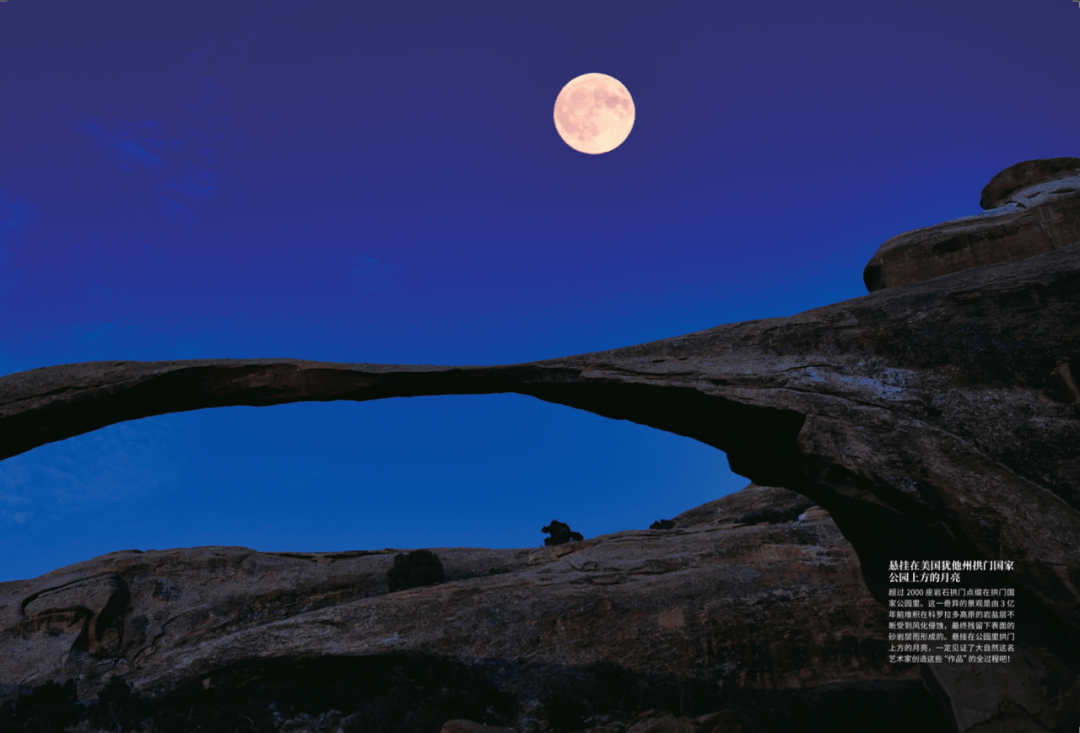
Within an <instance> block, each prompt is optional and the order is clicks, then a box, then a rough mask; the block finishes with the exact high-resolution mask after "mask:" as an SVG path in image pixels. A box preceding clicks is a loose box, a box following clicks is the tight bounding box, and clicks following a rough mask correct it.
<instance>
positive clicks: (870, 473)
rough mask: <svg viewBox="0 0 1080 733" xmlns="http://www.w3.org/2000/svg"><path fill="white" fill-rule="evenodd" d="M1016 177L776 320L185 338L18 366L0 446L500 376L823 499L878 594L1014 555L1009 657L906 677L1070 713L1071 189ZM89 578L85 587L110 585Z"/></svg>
mask: <svg viewBox="0 0 1080 733" xmlns="http://www.w3.org/2000/svg"><path fill="white" fill-rule="evenodd" d="M1022 165H1023V166H1026V168H1025V169H1024V170H1028V169H1030V170H1031V171H1036V172H1037V171H1038V170H1039V168H1040V166H1039V165H1037V164H1031V163H1028V164H1022ZM1047 167H1048V168H1053V167H1054V166H1052V165H1048V166H1047ZM1059 172H1060V171H1059ZM1002 175H1003V176H1004V173H1003V174H1002ZM1040 175H1041V174H1040ZM1053 175H1057V174H1056V173H1055V174H1053ZM1026 176H1028V174H1027V173H1024V174H1022V175H1017V176H1014V177H1015V178H1016V179H1017V180H1018V181H1020V183H1018V184H1017V185H1018V186H1021V187H1022V186H1027V188H1017V189H1016V190H1015V191H1014V192H1013V193H1012V194H1006V193H1005V189H1008V188H1009V186H1010V185H1012V184H1008V185H1005V186H1003V187H1002V194H1000V195H1008V197H1009V200H1011V201H1013V202H1014V203H1015V205H1016V207H1017V210H1016V211H1013V210H1010V211H1005V212H999V213H994V212H988V215H982V216H980V217H975V218H973V219H969V220H966V222H965V221H961V222H959V223H958V222H952V223H946V224H945V225H941V226H942V227H945V229H943V230H942V231H945V232H950V233H949V234H948V236H947V237H946V239H945V240H942V241H945V242H947V243H948V244H947V246H939V247H937V249H936V250H935V249H934V246H935V245H934V244H927V242H930V241H931V239H932V238H931V239H920V238H921V237H923V236H924V235H923V234H919V232H923V233H926V232H927V231H928V230H919V232H914V233H911V234H912V235H918V236H913V238H912V239H911V242H910V243H909V244H907V245H903V246H900V245H897V243H896V241H895V238H894V240H890V242H886V243H885V244H884V245H882V247H881V249H880V250H879V251H878V253H877V254H875V255H874V259H872V260H871V263H870V265H868V267H867V273H869V274H868V275H867V277H866V279H867V285H868V289H870V290H871V291H872V292H870V294H868V295H866V296H863V297H861V298H855V299H852V300H849V301H845V302H842V303H837V304H835V305H830V306H825V307H822V308H816V309H814V310H810V311H807V312H805V313H800V314H797V315H795V316H791V317H789V318H773V319H767V320H759V321H749V322H745V323H736V324H728V325H723V326H718V327H716V328H712V329H708V330H705V331H700V332H697V333H692V334H687V335H685V336H679V337H675V338H669V339H663V340H660V341H655V342H652V343H648V344H642V345H639V346H631V347H626V348H621V349H614V350H611V351H604V352H596V353H591V354H583V355H579V356H571V357H566V358H560V359H550V360H545V361H538V362H531V363H527V364H513V365H505V366H487V367H481V366H456V367H438V366H389V365H376V364H334V363H326V362H309V361H300V360H295V359H201V360H191V361H168V362H92V363H86V364H70V365H63V366H54V367H45V368H41V369H34V370H30V371H26V372H20V373H16V374H11V375H8V376H5V377H2V378H0V459H2V458H6V457H9V456H13V455H17V454H19V453H22V452H25V451H27V450H30V449H32V448H34V447H36V446H39V445H43V444H45V443H49V442H52V441H56V440H63V439H65V438H68V437H71V436H74V435H80V434H82V433H85V432H88V431H90V430H95V429H98V428H101V427H104V426H106V425H111V424H113V423H116V422H121V421H124V420H132V419H138V418H142V417H148V416H151V415H160V414H164V413H168V412H177V411H184V410H195V409H201V408H205V407H217V406H226V405H250V406H264V405H275V404H283V403H288V402H295V401H304V400H319V401H327V400H340V399H348V400H369V399H380V398H385V397H412V396H420V395H437V394H490V393H501V392H516V393H519V394H526V395H532V396H534V397H537V398H539V399H542V400H545V401H548V402H553V403H558V404H564V405H568V406H571V407H576V408H578V409H583V410H588V411H590V412H594V413H596V414H599V415H603V416H606V417H611V418H615V419H624V420H632V421H634V422H637V423H640V424H644V425H650V426H652V427H656V428H658V429H661V430H667V431H669V432H673V433H676V434H679V435H684V436H687V437H691V438H694V439H696V440H699V441H701V442H703V443H706V444H708V445H712V446H715V447H716V448H719V449H721V450H723V451H725V452H726V453H727V455H728V460H729V463H730V465H731V468H732V470H733V471H735V472H736V473H739V474H741V475H743V476H746V477H748V478H749V479H751V480H752V481H754V482H755V483H756V484H758V485H763V486H773V487H785V488H787V489H789V490H791V491H794V492H797V493H798V494H801V495H803V496H804V497H806V498H807V499H809V500H810V501H812V502H813V503H814V504H815V505H817V506H819V507H821V508H822V509H824V510H825V511H828V512H829V513H830V515H831V518H832V520H833V521H835V523H836V525H837V527H838V528H839V530H840V531H841V532H842V533H843V535H844V536H845V537H846V538H847V540H848V541H850V543H851V544H852V546H853V548H854V550H855V552H856V553H857V556H858V558H859V561H860V565H861V569H862V577H863V580H864V581H865V583H866V586H867V588H868V590H869V592H870V594H871V595H872V596H873V598H874V599H876V601H877V602H879V603H881V604H887V603H888V590H889V585H888V562H889V561H890V560H902V559H907V560H945V559H947V560H1006V561H1011V562H1012V563H1013V565H1012V567H1011V570H1008V571H1002V572H997V573H988V574H987V575H986V580H987V583H989V584H991V585H994V586H1010V587H1014V588H1015V592H1016V624H1017V628H1016V642H1015V643H1016V653H1015V659H1014V661H1013V662H1012V663H1010V664H1008V665H1000V664H999V665H981V664H953V663H941V664H923V665H921V670H920V671H921V676H922V679H923V681H924V683H925V684H926V685H927V687H928V688H929V689H931V690H932V691H933V692H934V693H935V694H936V695H938V696H939V698H940V700H942V701H943V703H944V704H945V705H946V706H947V708H948V710H949V711H950V714H951V716H952V718H953V724H954V725H955V727H956V730H958V731H960V732H961V733H967V732H968V731H972V732H974V731H979V732H980V733H982V732H984V731H1006V730H1008V731H1013V730H1024V731H1045V730H1072V729H1075V728H1077V727H1080V687H1078V683H1077V680H1078V675H1080V549H1078V542H1080V539H1078V538H1080V450H1078V449H1077V447H1078V446H1080V390H1078V389H1077V384H1076V381H1075V379H1076V378H1075V377H1074V375H1073V371H1074V369H1076V368H1077V366H1078V365H1080V329H1078V325H1077V324H1080V246H1077V245H1080V233H1078V232H1077V230H1076V224H1077V217H1076V211H1077V209H1076V207H1077V206H1078V205H1080V198H1078V197H1077V196H1076V195H1075V194H1073V193H1072V192H1070V191H1065V190H1064V189H1067V188H1070V187H1075V186H1072V183H1071V182H1069V181H1067V180H1066V179H1064V178H1062V179H1056V180H1053V181H1051V182H1050V183H1049V184H1048V183H1047V182H1046V181H1045V180H1043V179H1039V180H1041V181H1042V182H1041V183H1036V184H1035V185H1034V186H1028V184H1029V183H1030V182H1031V180H1034V179H1031V178H1030V177H1026ZM1004 178H1007V177H1004ZM1004 178H1002V180H1004ZM1035 189H1038V190H1035ZM1017 191H1019V192H1020V194H1019V195H1018V194H1017ZM1025 192H1026V193H1025ZM1028 194H1031V195H1030V196H1029V195H1028ZM994 200H995V199H994V197H993V195H991V196H990V197H989V198H988V201H991V202H993V201H994ZM1011 205H1012V204H1007V205H1006V206H1005V207H1002V208H1008V206H1011ZM995 211H997V210H995ZM1018 212H1019V213H1018ZM950 227H952V228H950ZM956 227H959V229H956ZM1033 227H1034V228H1033ZM931 229H935V228H933V227H932V228H931ZM1036 229H1038V231H1039V232H1042V234H1038V235H1037V233H1036V232H1035V230H1036ZM954 234H955V235H956V237H955V238H954V237H953V235H954ZM1029 235H1030V236H1029ZM926 236H930V235H926ZM934 236H937V235H936V234H935V235H934ZM1039 237H1042V238H1041V239H1039ZM935 241H936V240H935ZM1002 242H1006V246H1003V245H1002ZM938 243H939V244H940V242H938ZM954 245H956V246H955V247H954ZM898 253H899V254H898ZM906 262H910V263H914V265H911V266H909V265H908V264H905V263H906ZM874 268H877V269H876V270H875V269H874ZM965 268H966V269H965ZM894 274H895V277H894ZM664 531H667V532H670V531H671V530H657V532H664ZM570 546H572V545H567V547H570ZM549 549H552V550H555V549H557V548H549ZM442 552H445V551H440V556H442ZM75 567H78V566H75ZM597 567H600V565H598V566H597ZM384 572H385V571H384ZM87 582H89V581H87ZM93 582H94V583H98V584H103V585H101V587H100V588H99V587H98V586H96V585H95V586H94V588H93V590H92V592H93V593H95V594H98V596H100V597H102V598H104V597H106V596H107V597H109V598H113V597H122V595H123V590H122V588H121V587H120V586H119V585H108V584H109V583H114V582H115V581H112V580H101V579H96V580H94V581H93ZM447 587H448V586H434V587H432V588H426V589H419V590H418V591H415V592H416V593H418V594H433V597H435V598H441V597H442V596H440V595H439V594H442V593H449V592H450V591H447V590H446V588H447ZM87 592H91V589H89V588H88V590H87ZM95 597H96V596H95ZM420 600H421V596H417V599H416V602H417V603H419V602H420ZM115 603H116V605H114V606H109V605H108V602H106V603H105V605H103V606H101V611H100V616H101V618H100V619H99V617H98V615H95V617H94V619H95V620H94V621H93V622H92V623H93V628H92V629H90V630H89V631H88V632H87V638H86V641H85V642H80V644H83V645H84V646H85V647H86V649H87V651H88V652H90V651H91V649H101V648H106V647H107V646H108V644H110V643H113V642H110V641H109V640H110V639H111V638H112V637H110V634H111V633H113V632H112V631H110V629H115V628H116V626H115V625H116V624H117V623H118V621H117V617H116V616H115V613H117V612H116V611H114V610H113V609H115V608H116V607H117V606H118V605H119V603H120V602H119V601H116V602H115ZM29 604H30V602H29V601H27V602H26V605H27V607H29ZM440 608H441V606H440ZM22 612H23V611H20V613H22ZM70 612H71V613H73V614H74V613H77V611H74V610H73V611H70ZM29 619H30V617H29V616H28V615H27V617H26V618H24V619H22V621H25V622H28V621H29ZM110 619H111V620H110ZM684 620H685V612H684ZM568 628H570V629H571V630H572V629H573V628H575V627H574V626H573V625H571V626H569V627H568ZM609 633H613V632H610V630H609ZM56 638H57V639H59V638H60V637H56ZM71 643H74V642H71ZM245 643H247V642H245ZM251 644H252V645H253V646H252V648H251V650H250V651H251V653H252V654H254V655H255V656H258V654H260V653H263V652H260V651H259V650H260V649H263V647H260V646H258V642H257V641H256V640H255V639H252V641H251ZM57 645H58V646H57V650H59V649H60V648H61V646H62V644H61V642H59V641H58V642H57ZM230 648H232V647H230ZM567 648H570V647H567ZM230 653H233V654H236V655H238V656H243V654H244V653H245V651H244V649H242V648H239V647H236V648H233V651H232V652H230ZM283 653H284V652H283ZM507 653H510V652H509V651H507ZM520 653H521V651H520V650H519V651H518V652H517V654H520ZM199 673H200V674H202V673H203V671H200V672H199ZM810 682H812V680H811V681H808V683H807V684H808V685H809V684H810Z"/></svg>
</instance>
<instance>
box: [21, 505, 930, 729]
mask: <svg viewBox="0 0 1080 733" xmlns="http://www.w3.org/2000/svg"><path fill="white" fill-rule="evenodd" d="M809 504H810V502H808V501H807V500H806V499H805V498H804V497H802V496H800V495H798V494H795V493H794V492H791V491H788V490H787V489H782V488H768V487H759V486H755V485H750V486H748V487H747V488H746V489H744V490H743V491H741V492H737V493H735V494H732V495H730V496H727V497H724V498H722V499H719V500H717V501H715V502H711V503H710V504H707V505H705V506H703V507H698V508H697V509H694V510H691V511H690V512H687V513H684V514H683V515H680V516H678V517H676V518H675V520H674V522H675V524H676V526H675V528H673V529H669V530H628V531H624V532H618V533H615V534H611V535H602V536H599V537H595V538H592V539H589V540H586V541H582V542H569V543H566V544H563V545H556V546H549V547H537V548H534V549H521V550H485V549H464V548H436V549H435V550H434V552H435V554H436V555H438V557H439V558H441V560H442V562H443V563H444V567H445V572H446V580H445V581H444V582H443V583H441V584H438V585H433V586H427V587H424V588H415V589H411V590H405V591H399V592H396V593H389V592H387V589H386V573H387V570H388V569H389V568H390V567H391V565H392V563H393V559H394V556H395V554H396V553H397V551H396V550H382V551H375V552H338V553H315V554H303V553H260V552H255V551H253V550H249V549H246V548H241V547H200V548H194V549H184V550H167V551H150V552H146V553H142V552H138V551H126V552H117V553H112V554H110V555H105V556H103V557H99V558H95V559H93V560H90V561H87V562H83V563H79V564H77V565H72V566H69V567H66V568H63V569H61V570H57V571H54V572H51V573H48V574H46V575H43V576H41V577H39V578H36V579H34V580H26V581H15V582H8V583H3V584H0V679H3V680H4V681H5V682H8V683H9V684H15V683H17V684H21V685H34V684H41V683H43V682H45V681H47V680H50V679H65V680H66V679H68V678H69V677H70V678H75V679H76V680H78V683H77V685H78V688H79V691H80V693H79V694H80V697H83V698H92V697H93V696H94V695H96V694H97V692H98V691H99V690H100V689H101V688H102V686H103V685H104V684H105V683H106V682H107V680H108V677H109V676H110V675H112V674H116V673H119V674H121V675H123V676H124V677H125V679H126V680H127V681H128V682H129V683H130V684H132V685H133V687H134V688H135V690H136V691H137V692H140V693H143V694H151V695H159V696H160V695H165V694H168V693H171V692H174V691H176V690H180V689H184V688H190V687H192V686H194V687H196V688H207V689H212V688H215V687H218V686H227V687H237V686H244V685H246V684H250V683H251V682H252V681H253V680H258V681H259V682H260V683H265V682H266V681H267V680H268V679H271V680H272V679H273V678H274V676H275V674H277V672H276V671H275V670H276V669H277V668H278V667H279V666H280V665H281V664H282V662H283V661H284V662H287V664H286V665H285V666H286V667H295V666H298V665H300V666H303V665H305V664H306V665H311V666H313V667H314V666H316V665H317V664H318V660H317V659H314V660H313V659H312V657H313V656H314V655H324V656H327V657H332V658H335V659H337V660H350V661H351V662H353V663H355V664H357V665H358V666H362V665H363V664H364V659H365V658H369V659H370V658H375V657H387V656H390V657H397V658H411V659H424V658H438V659H449V660H453V661H455V662H460V663H463V664H464V665H465V667H467V668H468V669H469V671H470V673H471V674H473V675H482V676H484V677H485V678H487V679H489V680H492V681H494V682H496V683H497V686H498V687H499V689H500V690H501V691H503V692H505V693H508V694H509V695H511V696H512V697H513V699H514V700H515V701H517V702H518V707H519V709H520V710H519V713H520V714H519V715H518V717H517V718H516V719H515V720H512V721H509V720H507V721H492V722H493V723H494V722H501V723H511V722H512V723H514V724H516V725H519V726H520V727H523V728H524V727H529V723H530V719H529V717H530V711H534V712H532V713H531V714H532V715H533V716H534V720H535V722H536V723H537V724H538V725H539V724H540V723H543V724H545V725H548V726H550V725H552V724H553V723H559V722H562V723H563V725H566V726H569V725H571V724H574V723H575V722H576V718H581V719H582V720H584V718H585V717H587V715H588V714H591V713H593V712H597V713H599V711H591V710H589V709H588V705H589V704H590V703H592V702H593V701H595V700H597V699H603V697H604V695H605V694H606V695H607V696H608V697H611V698H612V699H611V700H610V701H609V702H610V706H609V707H608V708H607V710H608V714H609V715H610V714H611V713H610V709H611V707H614V708H615V710H616V711H617V712H619V711H621V712H623V713H624V714H628V713H630V712H634V711H633V708H635V707H637V705H636V703H637V702H638V701H639V697H638V695H637V694H632V693H631V688H632V687H633V688H649V689H651V690H654V692H653V693H651V694H653V695H654V698H649V697H648V694H646V696H645V698H644V699H645V700H646V703H645V704H646V705H647V706H650V707H651V706H653V705H657V704H662V703H664V702H665V700H667V702H669V703H674V704H676V705H678V704H681V705H682V707H683V709H682V710H677V711H675V712H679V713H690V712H692V713H693V714H695V715H696V714H707V713H708V712H710V711H711V710H716V709H719V708H720V707H724V706H725V705H726V706H728V707H730V708H734V711H733V712H731V713H730V715H732V716H734V718H735V719H737V721H736V722H739V724H740V725H745V726H746V727H747V729H748V730H768V729H771V728H777V727H783V726H784V725H788V724H790V722H791V720H790V719H793V718H794V717H796V716H797V715H800V714H802V715H805V712H804V711H803V707H805V706H807V705H809V704H810V701H811V700H812V699H821V698H825V699H826V700H827V701H829V702H832V704H833V705H834V706H839V705H840V700H841V699H843V698H845V697H847V696H852V695H860V694H861V695H862V697H863V698H864V700H863V704H864V708H865V709H863V710H861V714H862V715H864V716H865V715H866V714H868V713H869V712H871V711H877V710H881V709H885V710H888V713H889V715H890V716H892V717H893V718H894V719H895V721H894V722H896V723H899V722H900V721H901V720H902V721H904V722H906V723H907V724H909V725H923V726H929V727H930V729H931V730H934V729H936V730H941V731H943V733H944V732H945V731H947V730H948V724H947V716H946V713H945V711H944V710H943V709H942V708H941V706H940V705H939V704H938V702H937V701H936V700H935V699H934V698H933V697H932V696H931V694H930V693H929V692H928V691H927V690H926V688H925V686H924V684H923V683H922V681H921V679H920V676H919V669H918V665H913V664H901V665H896V664H889V663H888V662H887V661H886V658H887V653H886V650H887V646H888V641H887V634H888V630H887V627H888V624H887V618H886V615H887V611H886V610H885V608H884V607H883V606H881V604H879V603H877V602H876V601H875V600H874V598H873V597H872V596H871V595H870V593H869V591H868V590H867V589H866V586H865V584H864V582H863V579H862V573H861V569H860V565H859V559H858V557H857V556H856V554H855V552H854V550H853V549H852V547H851V545H850V544H849V543H848V542H847V541H846V540H845V539H844V538H843V536H842V535H841V534H840V531H839V530H838V529H837V528H836V525H835V524H834V523H833V521H832V520H831V519H830V518H829V516H828V513H827V512H824V511H823V510H821V509H820V508H818V509H816V511H807V509H808V508H809ZM770 512H786V513H787V514H788V515H795V516H792V518H791V519H788V520H785V521H780V522H776V523H768V522H767V521H766V520H763V519H762V517H763V516H765V515H767V514H769V513H770ZM798 515H801V516H802V519H799V518H798ZM740 519H741V520H744V521H747V522H754V523H753V524H749V523H746V524H744V523H740V521H739V520H740ZM613 660H615V661H617V666H615V665H611V662H612V661H613ZM605 663H607V665H611V666H605ZM605 675H606V676H605ZM823 680H827V681H828V683H829V684H828V685H827V686H823V685H822V684H821V682H822V681H823ZM605 683H607V684H609V685H611V686H612V687H613V688H614V689H611V690H603V689H598V688H602V687H603V686H604V684H605ZM439 684H445V685H451V684H453V680H440V681H439ZM586 690H588V691H590V692H589V694H588V695H583V694H581V693H582V691H586ZM720 693H726V694H720ZM867 693H869V695H867ZM619 694H622V695H631V694H632V699H628V700H627V701H626V703H627V704H623V705H620V704H618V703H619V702H620V701H619V700H618V699H615V696H616V695H619ZM665 695H666V698H665ZM559 696H563V698H564V699H563V700H562V702H561V703H559V702H558V699H559ZM552 699H555V700H556V702H554V703H553V702H552ZM680 699H681V700H683V702H682V703H679V702H677V701H678V700H680ZM725 701H726V702H725ZM695 708H696V709H695ZM710 708H711V710H710ZM339 709H340V708H339ZM568 709H569V712H567V710H568ZM644 709H645V708H640V709H638V710H636V712H642V711H643V710H644ZM856 712H860V711H856V710H854V709H850V704H849V709H848V711H847V714H848V715H852V714H854V713H856ZM819 714H820V716H821V717H822V719H823V722H827V721H829V720H831V721H832V722H836V717H835V716H836V713H835V711H826V710H821V711H820V713H819ZM559 715H562V717H563V718H566V717H572V718H575V720H565V721H558V720H555V721H553V720H551V718H553V717H557V716H559ZM683 717H688V716H687V715H684V716H683ZM594 722H595V721H594ZM633 724H635V723H634V721H633V720H632V719H628V720H626V721H624V725H625V726H626V727H630V726H631V725H633ZM935 726H936V727H935ZM459 727H460V726H459ZM556 727H557V726H556ZM575 727H578V728H584V727H587V728H592V727H596V726H592V725H587V724H585V723H583V722H582V723H581V724H580V725H576V726H575ZM461 729H464V728H461ZM699 729H700V728H694V730H699ZM880 729H881V730H885V729H886V728H880ZM904 729H905V728H903V727H894V728H892V730H898V731H899V730H904ZM643 730H644V728H643ZM649 730H652V729H651V728H650V729H649ZM657 730H659V729H657ZM664 730H667V728H665V729H664ZM680 730H681V729H680ZM688 730H689V729H688Z"/></svg>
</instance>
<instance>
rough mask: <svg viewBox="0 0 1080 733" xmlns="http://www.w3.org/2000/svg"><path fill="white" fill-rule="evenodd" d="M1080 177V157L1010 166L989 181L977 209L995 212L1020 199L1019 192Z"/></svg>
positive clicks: (1032, 161) (1050, 159)
mask: <svg viewBox="0 0 1080 733" xmlns="http://www.w3.org/2000/svg"><path fill="white" fill-rule="evenodd" d="M1073 176H1080V158H1043V159H1041V160H1025V161H1024V162H1023V163H1017V164H1016V165H1011V166H1009V167H1008V168H1006V169H1005V170H1003V171H1001V173H998V174H997V175H996V176H994V177H993V178H991V179H990V183H988V184H986V187H985V188H983V190H982V196H981V197H980V198H979V206H980V208H982V209H984V210H986V209H996V208H998V207H999V206H1004V205H1005V204H1008V203H1010V202H1012V201H1016V200H1018V199H1020V193H1021V192H1022V191H1024V190H1026V189H1029V188H1031V187H1033V186H1038V185H1040V184H1043V183H1049V182H1050V181H1058V180H1061V179H1062V178H1071V177H1073Z"/></svg>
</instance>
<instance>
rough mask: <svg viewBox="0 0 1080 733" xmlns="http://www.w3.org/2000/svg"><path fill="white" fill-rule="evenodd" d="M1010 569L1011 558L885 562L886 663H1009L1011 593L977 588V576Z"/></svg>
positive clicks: (1012, 638) (1012, 631) (982, 583)
mask: <svg viewBox="0 0 1080 733" xmlns="http://www.w3.org/2000/svg"><path fill="white" fill-rule="evenodd" d="M1012 565H1013V563H1012V561H1011V560H890V561H889V584H890V588H889V661H890V662H892V663H910V662H915V663H920V662H926V663H931V664H933V663H938V664H940V663H942V662H975V663H984V664H1007V663H1008V662H1010V661H1012V655H1013V653H1014V652H1015V642H1016V618H1015V616H1016V590H1015V589H1014V588H1010V587H1000V588H995V587H982V586H985V585H986V583H985V580H983V579H980V578H979V576H980V575H983V574H984V573H986V572H996V571H1008V570H1012ZM985 577H986V576H985V575H983V578H985ZM919 584H934V586H933V587H917V586H918V585H919ZM972 586H979V587H972Z"/></svg>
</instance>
